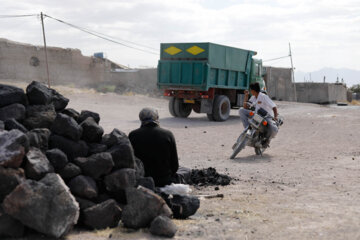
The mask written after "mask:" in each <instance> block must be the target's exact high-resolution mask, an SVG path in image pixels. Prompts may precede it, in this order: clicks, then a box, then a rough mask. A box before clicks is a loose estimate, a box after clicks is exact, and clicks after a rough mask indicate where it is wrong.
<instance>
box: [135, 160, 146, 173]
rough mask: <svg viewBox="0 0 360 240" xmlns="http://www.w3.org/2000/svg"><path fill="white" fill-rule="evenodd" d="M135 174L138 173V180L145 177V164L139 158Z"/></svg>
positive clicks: (136, 161) (136, 162)
mask: <svg viewBox="0 0 360 240" xmlns="http://www.w3.org/2000/svg"><path fill="white" fill-rule="evenodd" d="M135 173H136V178H142V177H144V176H145V168H144V164H143V162H142V161H141V160H140V159H139V158H137V157H135Z"/></svg>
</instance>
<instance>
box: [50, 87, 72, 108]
mask: <svg viewBox="0 0 360 240" xmlns="http://www.w3.org/2000/svg"><path fill="white" fill-rule="evenodd" d="M51 92H52V98H51V102H52V104H53V105H54V107H55V110H56V111H58V112H59V111H62V110H64V109H65V108H66V106H67V105H68V103H69V99H68V98H66V97H64V96H63V95H61V94H60V93H58V92H57V91H56V90H54V89H51Z"/></svg>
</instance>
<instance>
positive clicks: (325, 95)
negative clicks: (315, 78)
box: [296, 83, 347, 104]
mask: <svg viewBox="0 0 360 240" xmlns="http://www.w3.org/2000/svg"><path fill="white" fill-rule="evenodd" d="M296 95H297V100H298V102H306V103H319V104H329V103H336V102H345V101H346V100H347V89H346V87H345V86H344V85H342V84H340V85H338V84H332V83H296Z"/></svg>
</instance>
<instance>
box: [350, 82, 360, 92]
mask: <svg viewBox="0 0 360 240" xmlns="http://www.w3.org/2000/svg"><path fill="white" fill-rule="evenodd" d="M350 90H351V91H353V92H354V93H360V84H355V85H353V86H352V87H351V88H350Z"/></svg>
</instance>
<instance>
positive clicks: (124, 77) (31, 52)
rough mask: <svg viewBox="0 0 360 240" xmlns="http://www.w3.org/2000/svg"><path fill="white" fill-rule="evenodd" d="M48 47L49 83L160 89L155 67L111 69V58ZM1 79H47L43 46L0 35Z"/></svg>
mask: <svg viewBox="0 0 360 240" xmlns="http://www.w3.org/2000/svg"><path fill="white" fill-rule="evenodd" d="M47 50H48V51H47V52H48V63H49V72H50V83H51V85H62V84H63V85H69V84H70V85H75V86H90V87H97V86H98V85H101V84H105V85H106V84H112V85H115V86H116V87H117V88H116V89H117V90H118V91H120V92H125V91H133V92H137V93H150V94H153V93H156V94H158V93H159V91H158V89H157V86H156V79H157V70H156V69H140V70H133V71H132V70H129V71H127V70H124V72H116V71H113V70H114V69H112V65H113V67H114V63H113V62H111V61H109V60H107V59H102V58H95V57H87V56H83V55H82V54H81V51H80V50H78V49H69V48H68V49H64V48H57V47H48V48H47ZM115 65H117V64H115ZM0 79H2V80H9V81H23V82H27V83H30V82H31V81H34V80H36V81H40V82H43V83H47V73H46V61H45V52H44V48H43V47H39V46H34V45H30V44H23V43H17V42H12V41H9V40H6V39H0Z"/></svg>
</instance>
